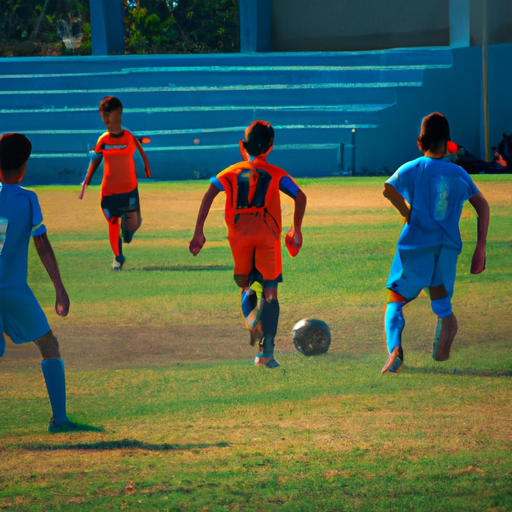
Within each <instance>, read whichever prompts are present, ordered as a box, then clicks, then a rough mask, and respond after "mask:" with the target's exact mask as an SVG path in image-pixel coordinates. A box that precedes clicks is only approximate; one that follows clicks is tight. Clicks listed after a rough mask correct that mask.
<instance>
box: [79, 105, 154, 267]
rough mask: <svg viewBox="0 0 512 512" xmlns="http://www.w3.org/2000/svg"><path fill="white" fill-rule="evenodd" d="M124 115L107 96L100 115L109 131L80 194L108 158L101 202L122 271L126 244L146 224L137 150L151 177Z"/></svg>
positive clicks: (98, 146)
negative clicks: (140, 197)
mask: <svg viewBox="0 0 512 512" xmlns="http://www.w3.org/2000/svg"><path fill="white" fill-rule="evenodd" d="M122 115H123V105H122V103H121V101H119V100H118V99H117V98H115V97H113V96H107V97H106V98H103V99H102V100H101V103H100V116H101V119H102V121H103V122H104V123H105V126H106V127H107V130H108V131H106V132H105V133H104V134H103V135H102V136H101V137H100V138H99V139H98V142H97V143H96V146H95V147H94V150H93V151H91V163H90V164H89V168H88V170H87V175H86V177H85V180H84V182H83V183H82V192H81V194H80V199H82V197H83V194H84V192H85V189H86V188H87V187H88V186H89V184H90V182H91V180H92V177H93V176H94V173H95V172H96V170H97V169H98V167H99V166H100V164H101V161H102V160H103V159H105V163H104V167H103V180H102V182H101V192H100V203H101V209H102V212H103V215H104V216H105V219H106V220H107V222H108V236H109V240H110V246H111V247H112V251H113V252H114V261H113V263H112V269H113V270H121V269H122V267H123V264H124V262H125V261H126V258H125V257H124V256H123V241H124V243H125V244H129V243H130V242H131V241H132V238H133V235H134V234H135V233H136V231H137V230H138V229H139V227H140V225H141V224H142V217H141V215H140V204H139V190H138V186H137V176H136V174H135V161H134V159H133V155H134V154H135V150H137V149H138V150H139V152H140V154H141V156H142V159H143V160H144V166H145V176H146V178H149V177H150V176H151V170H150V168H149V162H148V159H147V158H146V154H145V153H144V150H143V149H142V146H141V144H140V142H139V139H137V138H136V137H135V136H134V135H133V134H132V133H130V132H129V131H128V130H125V129H123V128H122V126H121V122H122ZM120 221H121V222H120ZM120 231H121V233H122V239H121V236H120Z"/></svg>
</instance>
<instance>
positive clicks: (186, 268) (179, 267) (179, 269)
mask: <svg viewBox="0 0 512 512" xmlns="http://www.w3.org/2000/svg"><path fill="white" fill-rule="evenodd" d="M232 269H233V267H232V266H228V265H168V266H167V265H155V266H148V267H133V268H128V269H126V270H123V272H134V271H140V270H143V271H145V272H162V271H169V272H184V271H186V272H188V271H201V270H232Z"/></svg>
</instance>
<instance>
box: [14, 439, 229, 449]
mask: <svg viewBox="0 0 512 512" xmlns="http://www.w3.org/2000/svg"><path fill="white" fill-rule="evenodd" d="M228 447H229V443H227V442H220V443H187V444H176V443H160V444H155V443H146V442H144V441H138V440H137V439H120V440H119V441H100V442H94V443H60V444H29V445H21V446H19V448H21V449H23V450H28V451H55V450H88V451H108V450H133V449H137V450H146V451H151V452H164V451H179V450H197V449H204V448H228Z"/></svg>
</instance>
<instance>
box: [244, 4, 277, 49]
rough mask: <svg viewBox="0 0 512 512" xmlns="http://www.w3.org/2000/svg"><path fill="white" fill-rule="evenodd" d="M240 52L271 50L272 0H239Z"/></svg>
mask: <svg viewBox="0 0 512 512" xmlns="http://www.w3.org/2000/svg"><path fill="white" fill-rule="evenodd" d="M238 5H239V9H240V52H241V53H249V52H271V51H272V0H239V2H238Z"/></svg>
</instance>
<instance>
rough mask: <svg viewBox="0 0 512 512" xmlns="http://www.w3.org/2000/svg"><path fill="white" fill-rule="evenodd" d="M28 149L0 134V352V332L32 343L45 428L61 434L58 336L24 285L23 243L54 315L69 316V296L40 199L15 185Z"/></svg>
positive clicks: (15, 136)
mask: <svg viewBox="0 0 512 512" xmlns="http://www.w3.org/2000/svg"><path fill="white" fill-rule="evenodd" d="M31 151H32V145H31V143H30V141H29V140H28V139H27V138H26V137H25V136H24V135H22V134H20V133H5V134H3V135H0V357H1V356H3V354H4V352H5V339H4V336H3V333H6V334H7V335H8V336H9V337H10V338H11V340H12V341H13V342H14V343H28V342H31V341H34V342H35V343H36V345H37V347H38V348H39V350H40V352H41V356H42V358H43V360H42V361H41V369H42V371H43V376H44V380H45V382H46V388H47V390H48V395H49V397H50V403H51V406H52V411H53V416H52V418H51V420H50V425H49V427H48V429H49V431H50V432H66V431H69V430H73V429H75V428H76V425H75V424H74V423H71V422H70V421H69V420H68V417H67V415H66V384H65V375H64V362H63V361H62V359H61V357H60V351H59V344H58V342H57V338H56V337H55V336H54V335H53V333H52V331H51V329H50V326H49V325H48V321H47V319H46V316H45V314H44V312H43V310H42V309H41V306H40V305H39V303H38V302H37V299H36V298H35V297H34V294H33V293H32V290H31V289H30V288H29V286H28V284H27V272H28V244H29V240H30V237H31V236H32V238H33V239H34V243H35V246H36V249H37V252H38V254H39V257H40V258H41V261H42V262H43V265H44V266H45V268H46V270H47V272H48V275H49V276H50V279H51V280H52V282H53V285H54V286H55V292H56V294H57V299H56V302H55V311H56V313H57V314H58V315H59V316H66V315H67V314H68V311H69V298H68V294H67V293H66V290H65V288H64V285H63V284H62V280H61V277H60V273H59V267H58V265H57V260H56V259H55V255H54V253H53V250H52V246H51V245H50V241H49V240H48V236H47V234H46V227H45V226H44V224H43V216H42V214H41V208H40V206H39V201H38V199H37V196H36V194H35V193H34V192H31V191H29V190H25V189H24V188H22V187H20V186H19V185H18V183H20V182H21V180H22V179H23V177H24V175H25V170H26V166H27V163H26V162H27V160H28V158H29V156H30V153H31Z"/></svg>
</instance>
